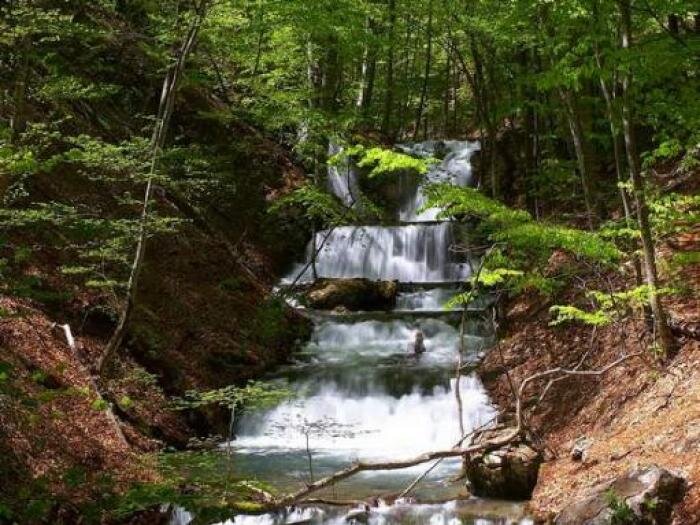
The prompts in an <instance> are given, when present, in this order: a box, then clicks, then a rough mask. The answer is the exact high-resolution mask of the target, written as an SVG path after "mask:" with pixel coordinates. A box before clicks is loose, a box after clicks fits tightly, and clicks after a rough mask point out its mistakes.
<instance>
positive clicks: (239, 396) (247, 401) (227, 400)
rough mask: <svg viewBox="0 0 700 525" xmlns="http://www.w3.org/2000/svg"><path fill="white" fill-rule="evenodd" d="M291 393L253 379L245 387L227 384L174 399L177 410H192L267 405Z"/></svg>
mask: <svg viewBox="0 0 700 525" xmlns="http://www.w3.org/2000/svg"><path fill="white" fill-rule="evenodd" d="M289 395H290V393H289V392H288V391H286V390H283V389H281V388H277V387H276V386H274V385H271V384H267V383H261V382H258V381H251V382H250V383H248V384H247V385H246V386H244V387H237V386H233V385H231V386H227V387H224V388H219V389H216V390H209V391H206V392H197V391H194V390H191V391H188V392H186V393H185V396H184V397H182V398H178V399H175V400H174V402H173V403H174V408H175V409H176V410H190V409H195V408H200V407H205V406H210V405H217V406H222V407H226V408H233V407H237V406H246V407H248V408H251V407H258V408H260V407H266V406H270V405H275V404H277V403H279V402H280V401H281V400H283V399H285V398H287V397H289Z"/></svg>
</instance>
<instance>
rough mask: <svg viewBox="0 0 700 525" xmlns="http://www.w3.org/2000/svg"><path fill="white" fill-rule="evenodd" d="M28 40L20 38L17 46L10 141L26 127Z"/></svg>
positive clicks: (27, 38)
mask: <svg viewBox="0 0 700 525" xmlns="http://www.w3.org/2000/svg"><path fill="white" fill-rule="evenodd" d="M30 46H31V44H30V40H29V37H28V36H25V37H23V38H22V41H21V43H20V46H19V50H20V57H19V60H20V64H19V68H18V71H17V78H16V80H15V87H14V90H13V95H12V102H13V105H14V113H13V115H12V118H11V119H10V143H13V142H15V141H16V140H17V137H18V136H19V135H20V134H21V133H23V132H24V130H25V129H26V128H27V115H26V111H27V110H26V108H27V84H28V83H29V51H30Z"/></svg>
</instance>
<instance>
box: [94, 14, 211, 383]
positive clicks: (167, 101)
mask: <svg viewBox="0 0 700 525" xmlns="http://www.w3.org/2000/svg"><path fill="white" fill-rule="evenodd" d="M208 6H209V3H208V2H206V1H205V2H202V3H201V4H200V6H199V7H198V9H197V13H196V16H195V19H194V21H193V22H192V25H191V26H190V28H189V30H188V32H187V36H186V37H185V40H184V41H183V44H182V46H180V49H179V50H178V55H177V58H176V60H175V62H174V64H173V65H171V66H170V68H168V72H167V74H166V76H165V80H164V81H163V88H162V91H161V98H160V103H159V105H158V117H157V119H156V124H155V127H154V129H153V136H152V137H151V167H150V171H149V174H148V178H147V181H146V190H145V192H144V197H143V205H142V208H141V218H140V221H139V234H138V238H137V241H136V253H135V255H134V260H133V262H132V265H131V272H130V274H129V280H128V283H127V288H126V298H125V302H124V305H123V307H122V311H121V313H120V316H119V321H118V323H117V327H116V329H115V330H114V333H113V334H112V337H111V338H110V340H109V342H108V343H107V347H106V349H105V351H104V352H103V354H102V355H101V356H100V358H99V359H98V362H97V370H98V372H99V374H100V375H103V374H104V372H105V371H106V369H107V367H108V365H109V363H110V362H111V360H112V358H113V356H114V355H115V354H116V352H117V351H118V349H119V348H120V347H121V345H122V342H123V341H124V336H125V335H126V331H127V329H128V325H129V321H130V320H131V315H132V313H133V310H134V305H135V304H136V295H137V292H138V284H139V277H140V275H141V270H142V268H143V260H144V258H145V256H146V244H147V240H148V222H149V220H150V204H151V194H152V192H153V184H154V179H155V175H156V169H157V166H158V160H159V158H160V154H161V151H162V149H163V145H164V144H165V138H166V135H167V132H168V127H169V125H170V117H171V116H172V113H173V108H174V105H175V94H176V91H177V85H178V82H179V80H180V77H181V76H182V73H183V71H184V68H185V62H186V60H187V57H188V56H189V54H190V52H191V51H192V48H193V47H194V45H195V42H196V40H197V35H198V34H199V29H200V27H201V24H202V22H203V21H204V18H205V16H206V13H207V11H208Z"/></svg>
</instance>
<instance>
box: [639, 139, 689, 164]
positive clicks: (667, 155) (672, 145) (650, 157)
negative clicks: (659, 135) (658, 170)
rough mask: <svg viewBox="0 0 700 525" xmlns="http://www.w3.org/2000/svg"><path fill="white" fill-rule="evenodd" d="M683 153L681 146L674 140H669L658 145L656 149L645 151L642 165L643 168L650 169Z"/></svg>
mask: <svg viewBox="0 0 700 525" xmlns="http://www.w3.org/2000/svg"><path fill="white" fill-rule="evenodd" d="M682 153H683V146H682V145H681V143H680V141H679V140H678V139H676V138H674V139H669V140H666V141H664V142H662V143H661V144H659V145H658V146H657V147H656V149H654V150H652V151H647V152H646V153H645V154H644V158H643V164H644V167H645V168H650V167H652V166H654V165H655V164H658V163H659V162H661V161H665V160H672V159H675V158H677V157H679V156H680V155H681V154H682Z"/></svg>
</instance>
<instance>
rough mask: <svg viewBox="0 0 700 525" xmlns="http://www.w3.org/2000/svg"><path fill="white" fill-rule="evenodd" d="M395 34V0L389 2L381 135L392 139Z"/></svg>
mask: <svg viewBox="0 0 700 525" xmlns="http://www.w3.org/2000/svg"><path fill="white" fill-rule="evenodd" d="M395 32H396V0H389V53H388V56H387V65H386V96H385V98H384V116H383V118H382V133H383V134H384V135H387V136H388V137H390V138H393V133H392V129H391V117H392V113H393V110H394V90H395V86H394V34H395Z"/></svg>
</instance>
